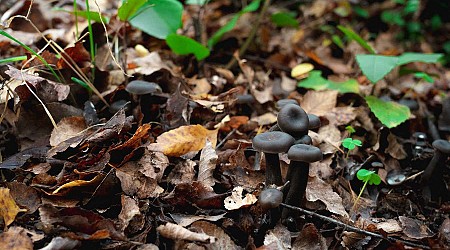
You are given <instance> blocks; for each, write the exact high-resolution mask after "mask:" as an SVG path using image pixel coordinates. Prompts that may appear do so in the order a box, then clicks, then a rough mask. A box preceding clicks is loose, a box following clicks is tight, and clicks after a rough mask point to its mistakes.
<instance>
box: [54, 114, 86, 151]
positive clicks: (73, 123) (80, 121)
mask: <svg viewBox="0 0 450 250" xmlns="http://www.w3.org/2000/svg"><path fill="white" fill-rule="evenodd" d="M85 128H86V122H85V120H84V118H83V117H81V116H78V117H77V116H73V117H65V118H63V119H62V120H61V121H59V122H58V124H57V127H56V128H54V129H53V131H52V134H51V136H50V146H52V147H54V146H56V145H58V144H60V143H61V142H63V141H65V140H67V139H69V138H72V137H74V136H76V135H78V134H79V133H80V132H81V131H83V130H84V129H85Z"/></svg>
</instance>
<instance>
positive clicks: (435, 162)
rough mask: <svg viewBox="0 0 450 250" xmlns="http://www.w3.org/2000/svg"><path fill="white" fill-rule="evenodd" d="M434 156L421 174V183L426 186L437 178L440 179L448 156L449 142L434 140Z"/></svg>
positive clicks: (449, 151)
mask: <svg viewBox="0 0 450 250" xmlns="http://www.w3.org/2000/svg"><path fill="white" fill-rule="evenodd" d="M432 145H433V147H434V156H433V158H432V159H431V161H430V163H429V164H428V166H427V167H426V168H425V171H424V172H423V174H422V183H423V184H428V183H430V182H432V181H434V180H436V179H437V178H442V174H443V172H444V168H445V162H446V161H447V157H448V156H449V155H450V142H449V141H446V140H435V141H434V142H433V144H432Z"/></svg>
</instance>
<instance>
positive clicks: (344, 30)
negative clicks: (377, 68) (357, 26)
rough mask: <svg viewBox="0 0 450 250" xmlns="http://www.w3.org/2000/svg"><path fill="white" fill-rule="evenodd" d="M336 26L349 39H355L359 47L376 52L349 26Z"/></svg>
mask: <svg viewBox="0 0 450 250" xmlns="http://www.w3.org/2000/svg"><path fill="white" fill-rule="evenodd" d="M337 28H338V29H339V30H340V31H342V33H344V34H345V36H346V37H348V38H349V39H351V40H355V41H356V42H357V43H358V44H359V45H361V47H363V48H365V49H366V50H367V51H369V52H370V53H372V54H376V52H375V50H374V49H373V48H372V46H370V45H369V44H368V43H367V42H366V41H365V40H364V39H363V38H362V37H360V36H359V35H358V34H356V33H355V31H353V30H352V29H351V28H348V27H344V26H342V25H338V26H337Z"/></svg>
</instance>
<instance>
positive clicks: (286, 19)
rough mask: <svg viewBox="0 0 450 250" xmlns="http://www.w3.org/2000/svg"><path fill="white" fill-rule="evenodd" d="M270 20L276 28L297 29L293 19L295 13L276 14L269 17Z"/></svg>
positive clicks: (296, 23)
mask: <svg viewBox="0 0 450 250" xmlns="http://www.w3.org/2000/svg"><path fill="white" fill-rule="evenodd" d="M270 20H272V22H273V23H274V24H275V25H276V26H278V27H294V28H297V27H298V21H297V19H295V13H292V12H278V13H275V14H272V16H270Z"/></svg>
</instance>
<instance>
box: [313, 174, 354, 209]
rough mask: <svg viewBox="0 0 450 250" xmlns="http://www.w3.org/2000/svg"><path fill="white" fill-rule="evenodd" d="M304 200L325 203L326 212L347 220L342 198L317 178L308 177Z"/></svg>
mask: <svg viewBox="0 0 450 250" xmlns="http://www.w3.org/2000/svg"><path fill="white" fill-rule="evenodd" d="M306 199H307V200H308V201H312V202H314V201H318V200H320V201H321V202H323V203H325V205H326V207H327V210H328V211H330V212H331V213H334V214H338V215H341V216H343V217H346V218H348V217H349V216H348V213H347V212H346V211H345V208H344V205H343V204H342V198H341V197H340V196H339V195H338V194H337V193H336V192H334V191H333V188H332V187H331V186H330V185H329V184H327V183H326V182H324V181H322V180H321V179H319V178H318V177H316V176H314V177H310V178H309V179H308V186H307V188H306Z"/></svg>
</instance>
